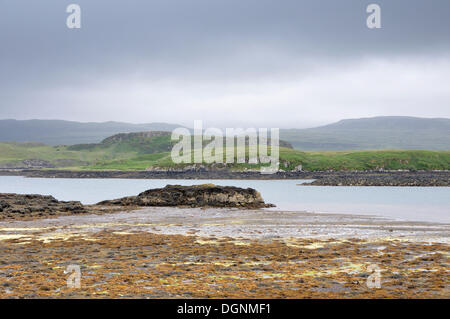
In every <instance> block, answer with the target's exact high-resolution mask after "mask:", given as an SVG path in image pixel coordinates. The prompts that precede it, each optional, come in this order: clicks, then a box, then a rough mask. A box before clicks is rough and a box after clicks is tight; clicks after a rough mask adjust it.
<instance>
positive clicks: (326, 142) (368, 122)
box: [280, 116, 450, 151]
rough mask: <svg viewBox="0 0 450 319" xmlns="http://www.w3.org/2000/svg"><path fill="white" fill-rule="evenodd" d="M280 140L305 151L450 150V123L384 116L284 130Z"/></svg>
mask: <svg viewBox="0 0 450 319" xmlns="http://www.w3.org/2000/svg"><path fill="white" fill-rule="evenodd" d="M280 137H281V138H282V139H284V140H286V141H288V142H290V143H291V144H292V145H293V146H294V148H296V149H301V150H306V151H324V150H329V151H333V150H334V151H338V150H370V149H373V150H378V149H416V150H450V119H446V118H435V119H428V118H416V117H403V116H383V117H372V118H361V119H351V120H342V121H339V122H337V123H333V124H329V125H325V126H321V127H316V128H311V129H289V130H281V131H280Z"/></svg>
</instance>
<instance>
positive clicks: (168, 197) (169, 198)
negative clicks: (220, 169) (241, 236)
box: [97, 184, 273, 208]
mask: <svg viewBox="0 0 450 319" xmlns="http://www.w3.org/2000/svg"><path fill="white" fill-rule="evenodd" d="M97 205H120V206H188V207H239V208H263V207H273V205H271V204H266V203H265V202H264V200H263V198H262V197H261V194H260V193H259V192H257V191H256V190H255V189H253V188H239V187H233V186H216V185H212V184H205V185H195V186H180V185H167V186H166V187H164V188H157V189H150V190H147V191H145V192H143V193H140V194H139V195H137V196H131V197H124V198H120V199H116V200H110V201H103V202H100V203H98V204H97Z"/></svg>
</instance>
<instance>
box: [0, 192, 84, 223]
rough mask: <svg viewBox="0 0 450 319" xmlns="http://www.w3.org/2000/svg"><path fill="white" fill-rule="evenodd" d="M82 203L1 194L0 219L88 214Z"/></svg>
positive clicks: (44, 197) (37, 196) (36, 196)
mask: <svg viewBox="0 0 450 319" xmlns="http://www.w3.org/2000/svg"><path fill="white" fill-rule="evenodd" d="M86 212H87V210H86V208H85V207H84V206H83V205H82V204H81V203H80V202H63V201H58V200H56V199H55V198H54V197H53V196H43V195H19V194H0V219H3V218H14V219H16V218H25V217H31V218H32V217H46V216H54V215H72V214H82V213H86Z"/></svg>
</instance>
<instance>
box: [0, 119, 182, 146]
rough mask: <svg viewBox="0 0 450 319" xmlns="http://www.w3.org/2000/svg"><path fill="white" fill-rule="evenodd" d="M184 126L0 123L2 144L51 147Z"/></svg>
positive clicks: (30, 121) (49, 122)
mask: <svg viewBox="0 0 450 319" xmlns="http://www.w3.org/2000/svg"><path fill="white" fill-rule="evenodd" d="M177 127H181V125H176V124H167V123H148V124H130V123H122V122H104V123H94V122H90V123H81V122H73V121H62V120H23V121H20V120H0V142H37V143H44V144H48V145H73V144H84V143H99V142H101V141H102V140H103V139H105V138H107V137H110V136H112V135H115V134H118V133H132V132H143V131H172V130H174V129H175V128H177Z"/></svg>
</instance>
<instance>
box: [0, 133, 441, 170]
mask: <svg viewBox="0 0 450 319" xmlns="http://www.w3.org/2000/svg"><path fill="white" fill-rule="evenodd" d="M167 142H168V141H167V138H166V137H155V138H154V139H153V141H152V143H150V144H151V145H153V146H154V147H155V149H156V152H153V149H152V148H149V146H148V145H147V144H145V143H141V142H140V141H138V140H136V141H133V143H110V144H108V143H106V144H104V145H99V144H91V145H84V146H83V145H81V146H55V147H52V146H47V145H44V144H36V143H0V167H6V166H7V165H9V167H11V166H10V165H14V164H16V165H17V166H18V167H20V165H21V162H22V161H23V160H27V159H39V160H44V161H48V162H49V163H52V164H53V165H55V166H56V167H58V168H64V169H77V170H78V169H82V170H145V169H147V168H148V167H150V166H152V167H160V168H169V167H172V168H174V167H178V168H181V167H183V166H186V165H189V164H174V163H173V162H172V160H171V157H170V151H167V150H169V149H170V148H171V146H170V147H169V145H168V144H167ZM300 164H301V165H302V167H303V170H307V171H323V170H379V169H384V170H400V169H401V170H450V151H413V150H377V151H336V152H302V151H298V150H293V149H289V148H280V169H283V170H292V169H293V168H294V167H296V166H298V165H300ZM5 165H6V166H5ZM231 168H233V169H236V170H240V169H245V168H247V169H258V168H259V165H250V164H235V165H233V166H232V167H231Z"/></svg>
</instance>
